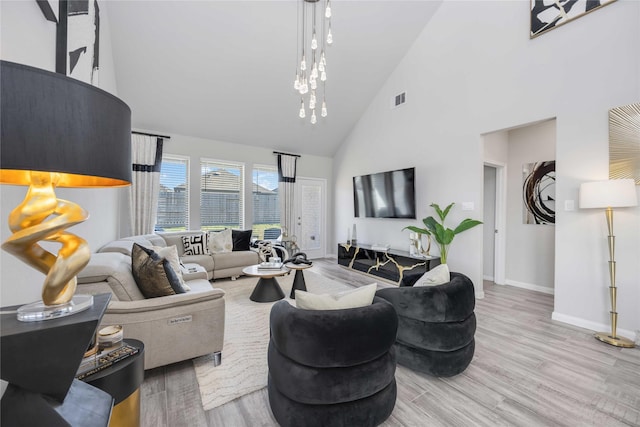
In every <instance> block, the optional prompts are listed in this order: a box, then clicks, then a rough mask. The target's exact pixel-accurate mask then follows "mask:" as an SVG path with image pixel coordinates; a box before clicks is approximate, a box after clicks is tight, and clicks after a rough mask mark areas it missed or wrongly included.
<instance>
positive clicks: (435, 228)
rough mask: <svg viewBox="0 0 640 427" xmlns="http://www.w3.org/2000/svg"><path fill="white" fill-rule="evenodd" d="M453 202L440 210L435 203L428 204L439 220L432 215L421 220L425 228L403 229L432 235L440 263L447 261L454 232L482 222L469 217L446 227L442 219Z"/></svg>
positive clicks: (459, 231) (409, 227) (458, 232)
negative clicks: (450, 226)
mask: <svg viewBox="0 0 640 427" xmlns="http://www.w3.org/2000/svg"><path fill="white" fill-rule="evenodd" d="M454 204H455V203H451V204H450V205H449V206H447V207H446V208H445V209H444V210H442V209H440V206H438V204H437V203H431V205H430V206H431V207H432V208H433V209H435V211H436V213H437V214H438V218H440V221H438V220H436V219H435V218H434V217H432V216H429V217H427V218H424V219H423V220H422V222H423V223H424V225H425V228H419V227H414V226H408V227H405V228H404V229H409V230H411V231H413V232H415V233H421V234H427V235H431V236H433V238H434V239H435V240H436V243H437V244H438V246H439V247H440V262H441V263H442V264H446V263H447V255H448V253H449V245H451V242H453V238H454V237H455V236H456V234H460V233H462V232H463V231H466V230H468V229H470V228H472V227H475V226H476V225H479V224H482V221H478V220H475V219H471V218H465V219H463V220H462V222H461V223H460V224H458V226H457V227H456V228H454V229H453V230H452V229H450V228H446V227H445V225H444V220H445V218H446V217H447V215H448V214H449V211H450V210H451V208H452V207H453V205H454ZM404 229H403V230H404Z"/></svg>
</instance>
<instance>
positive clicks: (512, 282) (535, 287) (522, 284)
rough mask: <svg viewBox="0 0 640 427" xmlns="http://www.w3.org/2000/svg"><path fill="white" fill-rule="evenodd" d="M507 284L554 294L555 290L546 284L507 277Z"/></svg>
mask: <svg viewBox="0 0 640 427" xmlns="http://www.w3.org/2000/svg"><path fill="white" fill-rule="evenodd" d="M504 284H505V285H510V286H515V287H516V288H523V289H529V290H531V291H537V292H542V293H544V294H550V295H553V294H554V293H555V290H554V289H553V288H547V287H546V286H540V285H534V284H532V283H525V282H518V281H517V280H511V279H506V280H505V281H504Z"/></svg>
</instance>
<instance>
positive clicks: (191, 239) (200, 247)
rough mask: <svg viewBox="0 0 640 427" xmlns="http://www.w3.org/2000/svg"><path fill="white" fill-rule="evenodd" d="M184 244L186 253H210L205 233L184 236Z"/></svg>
mask: <svg viewBox="0 0 640 427" xmlns="http://www.w3.org/2000/svg"><path fill="white" fill-rule="evenodd" d="M182 245H183V246H184V254H185V255H205V254H207V253H209V249H208V248H207V235H206V234H204V233H200V234H194V235H188V236H182Z"/></svg>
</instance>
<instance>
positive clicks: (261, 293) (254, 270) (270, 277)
mask: <svg viewBox="0 0 640 427" xmlns="http://www.w3.org/2000/svg"><path fill="white" fill-rule="evenodd" d="M242 272H243V273H244V274H246V275H247V276H255V277H259V278H260V279H258V283H257V284H256V287H255V288H254V289H253V292H252V293H251V296H250V297H249V299H250V300H251V301H255V302H272V301H277V300H279V299H282V298H284V292H283V291H282V288H281V287H280V285H279V284H278V281H277V280H276V277H278V276H284V275H285V274H287V273H289V269H288V268H286V267H284V266H283V267H282V268H281V269H279V270H267V269H259V268H258V266H257V265H251V266H249V267H245V268H243V269H242Z"/></svg>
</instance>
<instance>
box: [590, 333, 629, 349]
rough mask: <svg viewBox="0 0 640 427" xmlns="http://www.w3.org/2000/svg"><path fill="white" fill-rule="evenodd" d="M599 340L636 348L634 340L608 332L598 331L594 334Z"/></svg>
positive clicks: (618, 345) (617, 345)
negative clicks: (613, 335) (614, 335)
mask: <svg viewBox="0 0 640 427" xmlns="http://www.w3.org/2000/svg"><path fill="white" fill-rule="evenodd" d="M594 337H595V338H596V339H597V340H600V341H602V342H604V343H607V344H611V345H614V346H616V347H622V348H634V347H635V346H636V345H635V343H634V342H633V341H631V340H630V339H628V338H624V337H618V336H616V337H612V336H611V334H610V333H608V332H598V333H596V334H595V335H594Z"/></svg>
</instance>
